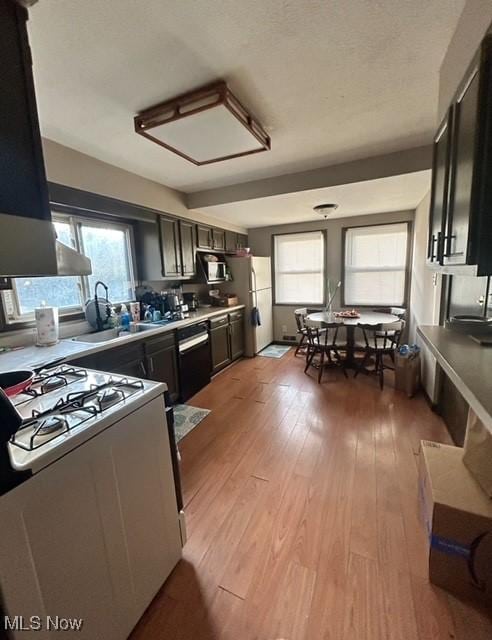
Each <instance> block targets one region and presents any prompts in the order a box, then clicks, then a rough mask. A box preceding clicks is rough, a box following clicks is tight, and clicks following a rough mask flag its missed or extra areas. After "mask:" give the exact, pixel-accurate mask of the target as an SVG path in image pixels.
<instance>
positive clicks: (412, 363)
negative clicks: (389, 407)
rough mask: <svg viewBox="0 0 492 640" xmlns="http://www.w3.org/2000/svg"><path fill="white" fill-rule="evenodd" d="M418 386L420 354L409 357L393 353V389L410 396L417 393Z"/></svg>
mask: <svg viewBox="0 0 492 640" xmlns="http://www.w3.org/2000/svg"><path fill="white" fill-rule="evenodd" d="M419 386H420V355H419V354H417V355H416V356H414V357H413V358H409V357H404V356H401V355H400V354H399V353H395V389H398V390H399V391H403V393H406V394H407V396H408V397H409V398H411V397H412V396H414V395H415V394H416V393H417V391H418V389H419Z"/></svg>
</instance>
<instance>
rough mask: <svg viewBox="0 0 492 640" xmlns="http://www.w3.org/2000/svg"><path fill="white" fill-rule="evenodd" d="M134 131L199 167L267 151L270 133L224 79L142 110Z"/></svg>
mask: <svg viewBox="0 0 492 640" xmlns="http://www.w3.org/2000/svg"><path fill="white" fill-rule="evenodd" d="M134 122H135V131H136V132H137V133H139V134H140V135H142V136H145V137H146V138H148V139H149V140H152V142H155V143H156V144H159V145H161V146H162V147H164V148H165V149H168V150H169V151H172V152H173V153H177V154H178V155H179V156H181V157H182V158H185V159H186V160H189V161H190V162H193V164H196V165H203V164H210V163H212V162H220V161H221V160H229V159H231V158H238V157H239V156H246V155H249V154H251V153H259V152H260V151H268V150H269V149H270V147H271V144H270V137H269V136H268V135H267V133H266V132H265V131H264V129H263V128H262V126H261V125H260V124H259V122H258V121H257V120H255V118H253V116H252V115H251V114H250V113H248V112H247V111H246V109H245V108H244V107H243V105H242V104H241V103H240V102H239V100H238V99H237V98H236V97H235V96H234V95H233V94H232V93H231V91H230V90H229V88H228V87H227V85H226V83H225V82H224V81H222V80H221V81H219V82H214V83H213V84H209V85H207V86H205V87H201V88H200V89H196V90H194V91H190V92H189V93H184V94H183V95H181V96H178V97H177V98H173V99H172V100H167V101H166V102H162V103H161V104H158V105H156V106H155V107H151V108H150V109H146V110H145V111H142V112H141V113H139V114H138V115H137V116H135V118H134Z"/></svg>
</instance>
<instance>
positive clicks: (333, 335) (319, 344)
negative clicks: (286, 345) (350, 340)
mask: <svg viewBox="0 0 492 640" xmlns="http://www.w3.org/2000/svg"><path fill="white" fill-rule="evenodd" d="M305 328H306V336H307V350H306V366H305V367H304V373H307V371H308V369H309V367H313V368H315V369H318V384H319V383H320V382H321V377H322V375H323V368H324V367H341V369H342V371H343V375H344V376H345V377H346V378H347V377H348V376H347V371H346V369H345V362H344V360H343V358H342V356H341V355H340V351H344V350H346V348H347V340H346V336H345V340H343V339H342V332H345V331H346V329H345V327H344V326H343V325H342V324H340V323H339V322H330V323H326V322H324V323H323V327H322V328H321V327H320V326H319V325H314V324H311V323H309V322H307V323H306V325H305ZM316 356H319V358H318V362H316V361H315V357H316ZM325 358H326V360H327V362H325Z"/></svg>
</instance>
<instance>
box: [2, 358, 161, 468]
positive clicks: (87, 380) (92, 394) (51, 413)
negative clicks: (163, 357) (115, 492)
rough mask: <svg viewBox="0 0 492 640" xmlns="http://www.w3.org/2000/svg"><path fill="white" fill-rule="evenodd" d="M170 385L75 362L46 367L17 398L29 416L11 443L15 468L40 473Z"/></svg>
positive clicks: (20, 407)
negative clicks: (95, 369) (74, 363)
mask: <svg viewBox="0 0 492 640" xmlns="http://www.w3.org/2000/svg"><path fill="white" fill-rule="evenodd" d="M165 390H166V387H165V385H163V384H162V383H157V382H149V381H146V380H139V379H137V378H130V377H126V376H121V375H115V374H109V373H103V372H100V371H91V370H88V369H82V368H80V367H72V366H70V365H61V366H58V367H55V368H54V369H46V370H43V371H41V372H40V373H39V374H38V375H37V376H36V377H35V379H34V382H33V384H32V386H31V388H30V389H29V390H28V391H27V392H25V393H22V394H19V395H17V396H15V397H14V398H13V399H12V400H13V403H14V405H15V407H16V409H17V411H18V412H19V413H20V414H21V416H22V418H23V419H24V422H23V425H22V426H21V428H20V429H19V430H18V431H17V433H16V434H15V435H14V436H13V437H12V438H11V440H10V442H9V443H8V449H9V456H10V460H11V464H12V467H13V468H14V469H15V470H17V471H25V470H30V471H31V472H32V473H36V472H37V471H39V470H40V469H42V468H43V467H45V466H47V465H48V464H51V463H52V462H53V461H54V460H57V459H58V458H61V457H62V456H64V455H65V454H66V453H67V452H68V451H71V450H72V449H74V448H75V447H77V446H78V445H80V444H81V443H82V442H85V441H86V440H88V439H90V438H92V437H93V436H94V435H95V434H97V433H99V432H100V431H102V430H103V429H105V428H106V427H108V426H110V425H111V424H113V423H114V422H116V421H118V420H120V419H121V418H122V417H124V416H126V415H128V414H129V413H131V412H132V411H134V410H135V409H137V408H138V407H140V406H142V405H143V404H145V403H146V402H148V401H149V400H150V399H152V398H153V397H157V396H158V395H161V394H163V393H164V391H165Z"/></svg>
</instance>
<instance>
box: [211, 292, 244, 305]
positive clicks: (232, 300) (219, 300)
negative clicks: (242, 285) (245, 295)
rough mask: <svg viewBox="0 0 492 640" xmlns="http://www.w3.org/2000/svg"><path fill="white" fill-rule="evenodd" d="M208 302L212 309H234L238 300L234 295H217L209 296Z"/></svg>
mask: <svg viewBox="0 0 492 640" xmlns="http://www.w3.org/2000/svg"><path fill="white" fill-rule="evenodd" d="M210 300H211V301H212V306H214V307H234V306H235V305H237V304H239V298H238V297H237V295H236V294H235V293H219V295H215V296H210Z"/></svg>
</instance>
